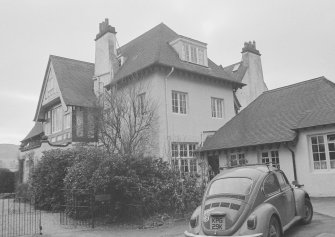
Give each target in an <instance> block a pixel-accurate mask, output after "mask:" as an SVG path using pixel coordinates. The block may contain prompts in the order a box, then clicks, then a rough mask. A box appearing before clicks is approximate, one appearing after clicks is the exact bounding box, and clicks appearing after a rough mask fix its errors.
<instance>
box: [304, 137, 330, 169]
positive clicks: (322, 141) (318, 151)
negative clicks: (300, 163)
mask: <svg viewBox="0 0 335 237" xmlns="http://www.w3.org/2000/svg"><path fill="white" fill-rule="evenodd" d="M310 146H311V153H312V161H313V169H314V170H320V171H321V170H331V169H335V133H333V134H322V135H315V136H311V137H310Z"/></svg>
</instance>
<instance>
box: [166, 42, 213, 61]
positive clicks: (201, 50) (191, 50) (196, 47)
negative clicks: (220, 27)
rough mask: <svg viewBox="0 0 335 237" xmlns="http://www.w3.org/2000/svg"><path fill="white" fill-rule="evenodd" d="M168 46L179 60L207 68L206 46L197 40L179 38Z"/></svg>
mask: <svg viewBox="0 0 335 237" xmlns="http://www.w3.org/2000/svg"><path fill="white" fill-rule="evenodd" d="M170 45H171V46H172V47H173V48H174V49H175V50H176V51H177V53H178V54H179V58H180V59H181V60H183V61H186V62H190V63H194V64H199V65H202V66H206V67H207V66H208V61H207V45H206V44H205V43H202V42H200V41H197V40H193V39H190V38H186V37H183V36H181V38H178V39H176V40H174V41H172V42H170Z"/></svg>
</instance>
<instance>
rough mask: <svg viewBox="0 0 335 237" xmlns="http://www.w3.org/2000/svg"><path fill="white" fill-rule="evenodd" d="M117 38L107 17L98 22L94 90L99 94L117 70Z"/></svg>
mask: <svg viewBox="0 0 335 237" xmlns="http://www.w3.org/2000/svg"><path fill="white" fill-rule="evenodd" d="M118 69H119V62H118V60H117V40H116V31H115V28H114V27H112V26H111V25H109V22H108V19H107V18H106V19H105V21H103V22H101V23H100V24H99V33H98V34H97V35H96V38H95V65H94V78H93V80H94V92H95V93H96V94H100V93H101V92H103V88H104V86H106V85H107V84H109V83H110V82H111V81H112V80H113V78H114V76H115V74H116V72H117V70H118Z"/></svg>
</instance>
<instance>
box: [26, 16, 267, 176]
mask: <svg viewBox="0 0 335 237" xmlns="http://www.w3.org/2000/svg"><path fill="white" fill-rule="evenodd" d="M134 75H141V82H143V83H146V84H147V85H150V86H148V87H146V89H145V90H143V91H141V96H143V98H144V97H146V96H147V95H149V94H150V98H151V99H153V100H154V101H155V102H156V103H157V105H158V106H157V108H158V109H157V118H158V122H157V123H156V125H155V126H156V129H157V131H158V132H157V133H156V136H155V137H154V140H155V141H156V147H155V149H154V153H155V155H156V156H158V157H162V158H163V159H164V160H166V161H168V162H170V163H173V164H174V165H175V166H178V167H179V168H180V169H181V170H182V172H197V170H198V164H197V160H196V159H195V156H194V151H195V150H196V149H197V147H198V146H199V145H201V144H202V142H203V141H204V140H205V138H206V136H207V135H208V134H211V133H213V132H215V131H216V130H217V129H218V128H220V127H221V126H222V125H223V124H225V123H226V122H227V121H229V120H230V119H231V118H233V117H234V116H235V115H236V114H237V113H238V111H239V110H240V109H243V107H244V106H246V105H247V104H249V103H250V102H251V101H253V100H254V99H255V98H256V97H257V96H258V95H260V94H261V93H262V92H264V91H266V90H267V87H266V85H265V83H264V80H263V72H262V65H261V58H260V53H259V51H258V50H257V49H256V45H255V42H248V43H245V45H244V47H243V49H242V60H241V61H240V62H238V63H234V64H232V65H230V66H227V67H222V66H221V65H217V64H215V63H214V62H213V61H212V60H210V59H209V58H208V56H207V44H206V43H204V42H201V41H199V40H195V39H191V38H189V37H185V36H182V35H179V34H177V33H176V32H174V31H173V30H171V29H170V28H169V27H167V26H166V25H165V24H163V23H161V24H159V25H157V26H156V27H154V28H152V29H151V30H149V31H147V32H146V33H144V34H142V35H141V36H139V37H137V38H135V39H134V40H132V41H130V42H129V43H127V44H125V45H123V46H122V47H118V44H117V39H116V31H115V28H114V27H112V26H110V25H109V23H108V20H107V19H106V20H105V21H104V22H102V23H100V27H99V33H98V34H97V36H96V39H95V63H94V64H93V63H88V62H82V61H78V60H73V59H67V58H62V57H58V56H50V58H49V62H48V65H47V68H46V73H45V77H44V82H43V85H42V88H41V93H40V98H39V102H38V106H37V109H36V115H35V118H34V121H35V122H36V123H35V126H34V128H33V129H32V130H31V132H30V133H29V134H28V135H27V136H26V137H25V138H24V139H23V140H22V144H21V159H28V157H33V158H29V159H30V160H31V159H33V160H38V159H39V158H40V157H41V152H42V151H44V150H48V149H52V148H57V147H70V146H72V145H73V144H76V143H80V142H86V143H90V142H97V129H96V127H95V126H94V124H95V123H94V121H93V120H94V119H93V118H94V116H93V114H94V106H95V105H96V103H97V101H99V99H100V97H101V96H102V95H103V94H104V91H105V89H107V90H111V88H115V85H118V84H120V83H123V82H125V81H127V80H128V79H129V78H131V77H133V76H134ZM255 88H257V89H255ZM148 98H149V97H148ZM241 106H242V108H241ZM25 170H27V171H28V170H29V167H28V168H26V169H25ZM26 176H27V175H26Z"/></svg>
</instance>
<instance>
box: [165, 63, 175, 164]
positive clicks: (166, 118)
mask: <svg viewBox="0 0 335 237" xmlns="http://www.w3.org/2000/svg"><path fill="white" fill-rule="evenodd" d="M173 72H174V67H171V71H170V72H169V74H167V75H166V77H165V80H164V97H165V126H166V143H167V145H168V143H169V121H168V112H167V110H168V105H167V79H168V78H169V77H170V76H171V74H172V73H173ZM170 163H172V160H170Z"/></svg>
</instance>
